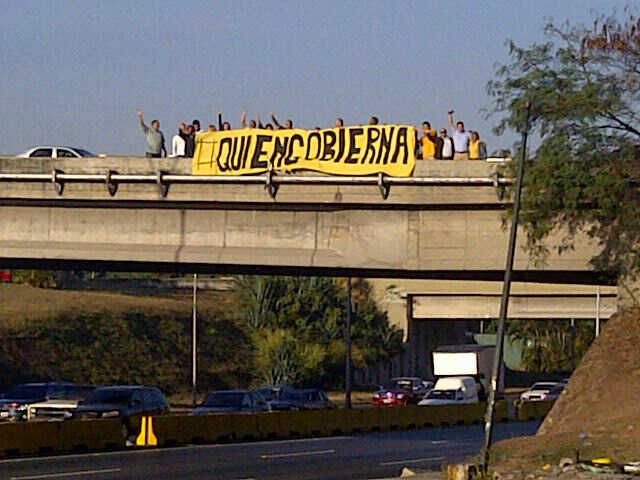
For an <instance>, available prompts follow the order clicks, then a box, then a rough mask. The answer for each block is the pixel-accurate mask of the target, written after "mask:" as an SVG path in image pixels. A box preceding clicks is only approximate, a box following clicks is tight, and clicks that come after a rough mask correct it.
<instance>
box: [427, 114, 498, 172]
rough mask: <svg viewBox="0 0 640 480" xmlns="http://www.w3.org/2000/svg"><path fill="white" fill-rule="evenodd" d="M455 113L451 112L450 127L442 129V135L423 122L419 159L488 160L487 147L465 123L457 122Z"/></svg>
mask: <svg viewBox="0 0 640 480" xmlns="http://www.w3.org/2000/svg"><path fill="white" fill-rule="evenodd" d="M453 114H454V111H453V110H449V113H448V116H449V126H450V127H451V130H452V132H453V133H452V135H451V136H449V134H448V132H447V129H446V128H441V129H440V135H438V132H437V131H436V129H435V128H432V127H431V124H430V123H429V122H427V121H424V122H422V137H421V138H420V142H418V148H419V152H418V158H422V159H423V160H428V159H436V160H482V159H485V158H487V146H486V144H485V143H484V142H482V141H481V140H480V134H479V133H478V132H476V131H467V130H465V128H464V122H460V121H458V122H455V121H454V118H453Z"/></svg>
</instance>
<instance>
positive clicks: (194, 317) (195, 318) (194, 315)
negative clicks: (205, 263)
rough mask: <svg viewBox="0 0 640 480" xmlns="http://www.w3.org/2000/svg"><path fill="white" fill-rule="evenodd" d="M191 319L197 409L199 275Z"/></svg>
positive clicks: (195, 277) (193, 399) (193, 397)
mask: <svg viewBox="0 0 640 480" xmlns="http://www.w3.org/2000/svg"><path fill="white" fill-rule="evenodd" d="M191 313H192V317H191V402H192V403H193V406H194V407H195V405H196V403H197V400H198V399H197V397H198V384H197V380H198V376H197V372H198V368H197V367H198V364H197V361H198V355H197V346H198V329H197V326H198V274H197V273H194V274H193V308H192V312H191Z"/></svg>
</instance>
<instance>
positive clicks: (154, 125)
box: [151, 120, 160, 130]
mask: <svg viewBox="0 0 640 480" xmlns="http://www.w3.org/2000/svg"><path fill="white" fill-rule="evenodd" d="M151 128H153V129H154V130H159V129H160V120H151Z"/></svg>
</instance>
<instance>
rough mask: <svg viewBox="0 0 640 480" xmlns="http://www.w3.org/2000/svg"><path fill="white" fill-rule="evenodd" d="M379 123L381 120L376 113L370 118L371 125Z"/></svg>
mask: <svg viewBox="0 0 640 480" xmlns="http://www.w3.org/2000/svg"><path fill="white" fill-rule="evenodd" d="M379 123H380V120H378V117H376V116H375V115H374V116H372V117H371V118H370V119H369V125H378V124H379Z"/></svg>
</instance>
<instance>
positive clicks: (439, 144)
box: [138, 110, 487, 160]
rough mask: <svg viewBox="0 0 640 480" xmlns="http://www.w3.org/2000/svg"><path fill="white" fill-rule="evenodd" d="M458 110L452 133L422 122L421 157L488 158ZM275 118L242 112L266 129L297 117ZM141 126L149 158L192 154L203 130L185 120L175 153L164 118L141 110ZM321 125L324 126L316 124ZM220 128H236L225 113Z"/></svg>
mask: <svg viewBox="0 0 640 480" xmlns="http://www.w3.org/2000/svg"><path fill="white" fill-rule="evenodd" d="M453 114H454V111H453V110H449V114H448V115H449V125H450V126H451V129H452V131H453V133H452V135H451V136H449V135H448V132H447V129H446V128H441V129H440V135H438V132H437V131H436V129H434V128H431V124H430V123H429V122H427V121H424V122H423V123H422V136H421V137H420V138H419V141H418V142H417V151H416V154H417V157H418V158H421V159H425V160H426V159H437V160H480V159H485V158H487V147H486V145H485V143H484V142H482V141H481V140H480V135H479V134H478V132H475V131H467V130H465V127H464V122H460V121H458V122H457V123H456V122H454V118H453ZM270 117H271V122H267V123H264V124H263V123H262V119H261V118H260V115H259V114H258V115H257V116H256V119H255V120H254V119H251V120H249V121H247V112H246V111H243V112H242V115H241V116H240V124H241V125H242V128H260V129H265V130H287V129H292V128H293V120H291V119H287V120H286V121H285V122H284V124H280V122H278V119H277V118H276V116H275V115H274V114H273V113H271V115H270ZM138 118H139V120H140V126H141V127H142V131H143V132H144V135H145V138H146V143H147V147H146V151H145V156H146V157H149V158H160V157H166V156H170V157H184V158H192V157H193V155H194V153H195V149H196V135H197V134H198V133H202V132H203V130H202V129H201V126H200V121H199V120H193V121H192V122H191V123H190V124H188V125H187V124H186V123H184V122H181V123H180V124H179V125H178V132H177V133H176V134H175V135H174V136H173V138H172V139H171V154H168V153H167V148H166V145H165V139H164V135H163V133H162V131H161V130H160V122H159V121H158V120H153V121H152V122H151V126H150V127H148V126H147V125H146V124H145V123H144V114H143V112H142V111H141V110H139V111H138ZM379 124H380V120H379V119H378V117H376V116H372V117H371V118H370V119H369V125H379ZM334 126H335V128H343V127H344V120H343V119H342V118H337V119H336V121H335V124H334ZM316 129H320V127H316ZM218 130H223V131H224V130H232V127H231V123H229V122H228V121H223V120H222V113H218V125H217V126H216V125H215V124H213V123H212V124H210V125H209V126H208V129H207V131H208V132H215V131H218Z"/></svg>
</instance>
